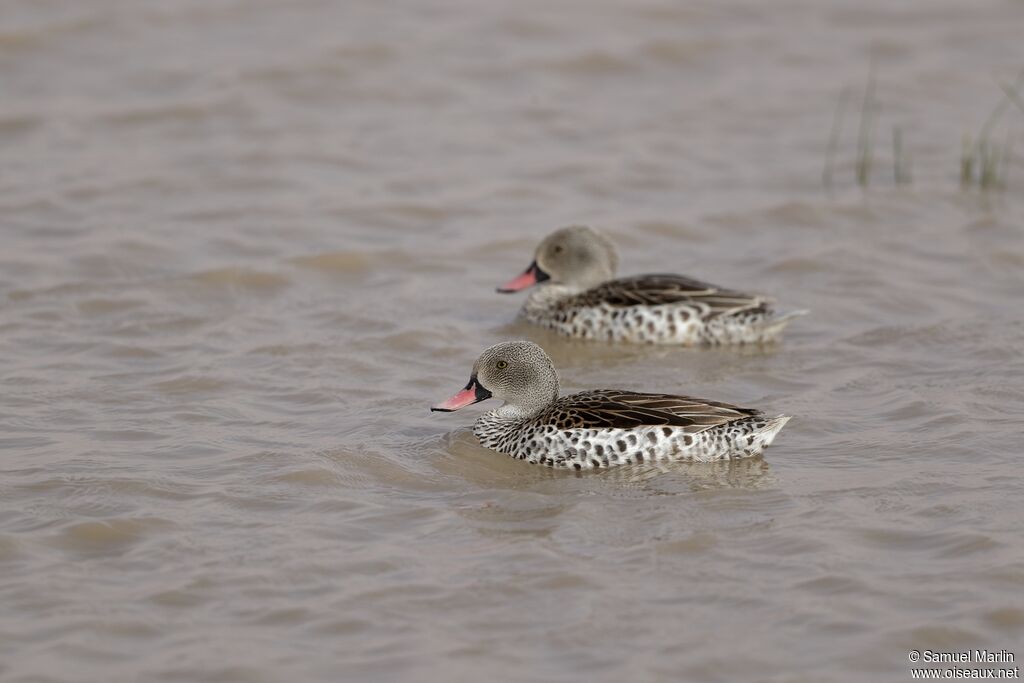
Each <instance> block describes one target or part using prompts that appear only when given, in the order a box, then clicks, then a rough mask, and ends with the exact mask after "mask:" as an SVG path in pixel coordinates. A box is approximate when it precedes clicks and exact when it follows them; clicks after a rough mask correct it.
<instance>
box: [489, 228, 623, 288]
mask: <svg viewBox="0 0 1024 683" xmlns="http://www.w3.org/2000/svg"><path fill="white" fill-rule="evenodd" d="M618 265H619V257H618V255H617V254H616V253H615V246H614V245H613V244H612V242H611V240H609V239H608V238H607V237H606V236H605V235H603V234H601V233H599V232H598V231H596V230H594V229H593V228H588V227H587V226H585V225H573V226H570V227H568V228H562V229H560V230H556V231H554V232H553V233H551V234H550V235H548V236H547V237H545V238H544V239H543V240H542V241H541V243H540V244H539V245H538V246H537V251H536V252H535V253H534V258H533V263H531V264H530V266H529V267H528V268H527V269H526V272H524V273H523V274H522V275H520V276H519V277H517V278H514V279H513V280H511V281H509V282H508V283H507V284H505V285H503V286H501V287H499V288H498V291H499V292H502V293H509V292H517V291H519V290H521V289H525V288H527V287H530V286H531V285H535V284H538V283H540V282H544V281H546V280H550V281H551V282H552V283H554V284H561V285H566V286H568V287H571V288H573V289H578V290H584V289H590V288H591V287H596V286H597V285H599V284H601V283H602V282H605V281H607V280H611V279H612V278H613V277H615V271H616V269H617V268H618Z"/></svg>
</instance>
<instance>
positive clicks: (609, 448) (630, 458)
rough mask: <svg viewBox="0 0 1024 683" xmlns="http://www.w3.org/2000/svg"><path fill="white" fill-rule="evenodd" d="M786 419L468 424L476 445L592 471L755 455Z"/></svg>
mask: <svg viewBox="0 0 1024 683" xmlns="http://www.w3.org/2000/svg"><path fill="white" fill-rule="evenodd" d="M787 421H789V418H788V417H782V416H780V417H774V418H769V417H765V416H763V415H758V416H755V417H750V418H746V419H742V420H737V421H735V422H731V423H729V424H726V425H721V426H718V427H711V428H709V429H705V430H704V431H701V432H697V433H687V432H686V430H684V429H682V428H679V427H665V426H658V427H641V428H637V429H610V428H600V429H588V428H572V429H559V428H558V427H556V426H554V425H536V424H530V422H529V420H526V421H515V420H509V419H507V418H502V417H499V416H497V415H495V414H494V412H493V411H492V412H490V413H485V414H484V415H482V416H481V417H480V418H479V419H478V420H477V422H476V424H475V425H474V427H473V433H474V434H475V435H476V436H477V438H479V439H480V444H481V445H482V446H484V447H485V448H491V449H493V450H496V451H498V452H501V453H504V454H506V455H510V456H512V457H513V458H517V459H519V460H526V461H528V462H531V463H534V464H539V465H547V466H548V467H557V468H575V469H577V470H583V469H596V468H601V467H614V466H616V465H627V464H632V463H642V462H646V461H672V460H697V461H712V460H728V459H731V458H744V457H750V456H754V455H759V454H760V453H761V452H762V451H763V450H764V449H765V447H766V446H768V445H769V444H771V442H772V440H773V439H774V438H775V435H776V434H777V433H778V432H779V430H780V429H782V427H783V425H785V424H786V422H787Z"/></svg>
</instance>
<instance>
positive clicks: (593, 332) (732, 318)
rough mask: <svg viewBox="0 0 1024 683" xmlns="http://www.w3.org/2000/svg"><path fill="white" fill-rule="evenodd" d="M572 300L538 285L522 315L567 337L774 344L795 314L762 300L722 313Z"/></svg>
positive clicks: (697, 307)
mask: <svg viewBox="0 0 1024 683" xmlns="http://www.w3.org/2000/svg"><path fill="white" fill-rule="evenodd" d="M572 299H573V297H572V295H571V294H568V295H567V294H565V293H564V292H563V290H562V288H559V287H556V286H549V287H544V288H540V289H538V290H535V291H534V292H532V293H531V295H530V296H529V297H528V298H527V300H526V303H525V304H524V305H523V309H522V315H523V317H525V318H526V320H528V321H529V322H531V323H534V324H536V325H540V326H542V327H547V328H549V329H552V330H555V331H556V332H559V333H561V334H563V335H566V336H569V337H577V338H580V339H594V340H601V341H609V342H624V343H638V344H679V345H682V346H719V345H727V344H759V343H767V342H773V341H775V340H777V339H778V337H779V336H780V334H781V332H782V329H783V328H784V327H785V325H786V323H788V322H789V320H790V319H791V318H792V317H794V316H793V315H792V314H791V315H789V316H783V317H776V316H775V315H774V314H773V313H772V311H771V309H770V308H769V307H768V306H767V305H766V304H764V303H758V304H756V305H753V306H751V307H749V308H741V309H738V310H735V311H728V312H721V311H716V310H712V309H711V307H709V306H707V305H704V304H702V303H671V304H661V305H636V306H615V305H611V304H607V303H601V304H598V305H596V306H582V305H573V301H572ZM796 315H799V314H796Z"/></svg>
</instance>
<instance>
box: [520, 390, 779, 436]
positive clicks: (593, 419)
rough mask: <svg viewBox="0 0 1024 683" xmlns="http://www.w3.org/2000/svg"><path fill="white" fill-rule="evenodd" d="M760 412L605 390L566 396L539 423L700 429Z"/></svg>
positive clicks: (564, 426) (689, 399)
mask: <svg viewBox="0 0 1024 683" xmlns="http://www.w3.org/2000/svg"><path fill="white" fill-rule="evenodd" d="M760 414H761V412H760V411H759V410H754V409H752V408H740V407H738V406H734V405H730V404H728V403H721V402H718V401H705V400H702V399H699V398H693V397H690V396H672V395H669V394H643V393H637V392H632V391H620V390H603V391H586V392H582V393H579V394H571V395H569V396H563V397H562V398H560V399H558V400H557V401H555V402H554V403H553V404H552V405H551V407H550V408H548V409H547V410H546V411H545V412H544V413H542V414H541V415H540V416H538V418H537V422H538V423H539V424H546V425H555V426H557V427H558V428H560V429H569V428H589V429H595V428H597V429H600V428H617V429H628V428H635V427H659V426H665V427H681V428H683V429H685V430H686V431H687V432H700V431H703V430H705V429H708V428H709V427H714V426H716V425H722V424H727V423H729V422H733V421H734V420H741V419H744V418H747V417H752V416H754V415H760Z"/></svg>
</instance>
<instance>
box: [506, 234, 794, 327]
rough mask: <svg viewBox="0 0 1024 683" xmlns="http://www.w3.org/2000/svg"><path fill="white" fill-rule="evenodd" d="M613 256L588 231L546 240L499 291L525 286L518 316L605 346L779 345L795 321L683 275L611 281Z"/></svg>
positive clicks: (758, 300)
mask: <svg viewBox="0 0 1024 683" xmlns="http://www.w3.org/2000/svg"><path fill="white" fill-rule="evenodd" d="M618 261H619V258H618V254H617V253H616V250H615V245H614V244H613V243H612V241H611V240H610V239H609V238H608V237H607V236H606V235H604V234H602V233H600V232H598V231H596V230H594V229H593V228H590V227H587V226H585V225H574V226H570V227H567V228H562V229H560V230H556V231H555V232H553V233H551V234H550V235H548V236H547V237H545V238H544V240H542V241H541V243H540V245H539V246H538V247H537V249H536V252H535V253H534V259H533V262H531V263H530V265H529V266H528V267H527V268H526V270H525V271H524V272H523V273H522V274H521V275H519V276H518V277H515V278H513V279H512V280H510V281H509V282H507V283H505V284H504V285H502V286H501V287H498V292H499V293H502V294H510V293H513V292H518V291H521V290H523V289H526V288H528V287H536V289H535V290H534V291H533V292H532V293H531V294H530V295H529V297H527V299H526V302H525V303H524V304H523V307H522V310H521V315H522V317H523V318H525V319H526V320H527V321H528V322H531V323H533V324H535V325H540V326H542V327H546V328H548V329H551V330H554V331H556V332H558V333H560V334H562V335H565V336H568V337H576V338H580V339H596V340H604V341H607V342H624V343H639V344H676V345H681V346H722V345H741V344H763V343H771V342H775V341H777V340H778V339H779V338H780V336H781V334H782V329H783V328H784V327H785V326H786V325H787V324H788V323H789V321H790V320H792V319H793V318H795V317H797V316H800V315H803V314H805V313H806V312H807V311H793V312H791V313H787V314H785V315H777V314H776V313H775V312H774V311H773V310H772V301H771V299H769V298H768V297H765V296H762V295H759V294H746V293H744V292H740V291H737V290H733V289H725V288H724V287H719V286H717V285H712V284H709V283H707V282H702V281H700V280H696V279H693V278H690V277H687V276H685V275H666V274H651V275H634V276H632V277H621V278H616V277H615V272H616V270H617V268H618Z"/></svg>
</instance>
